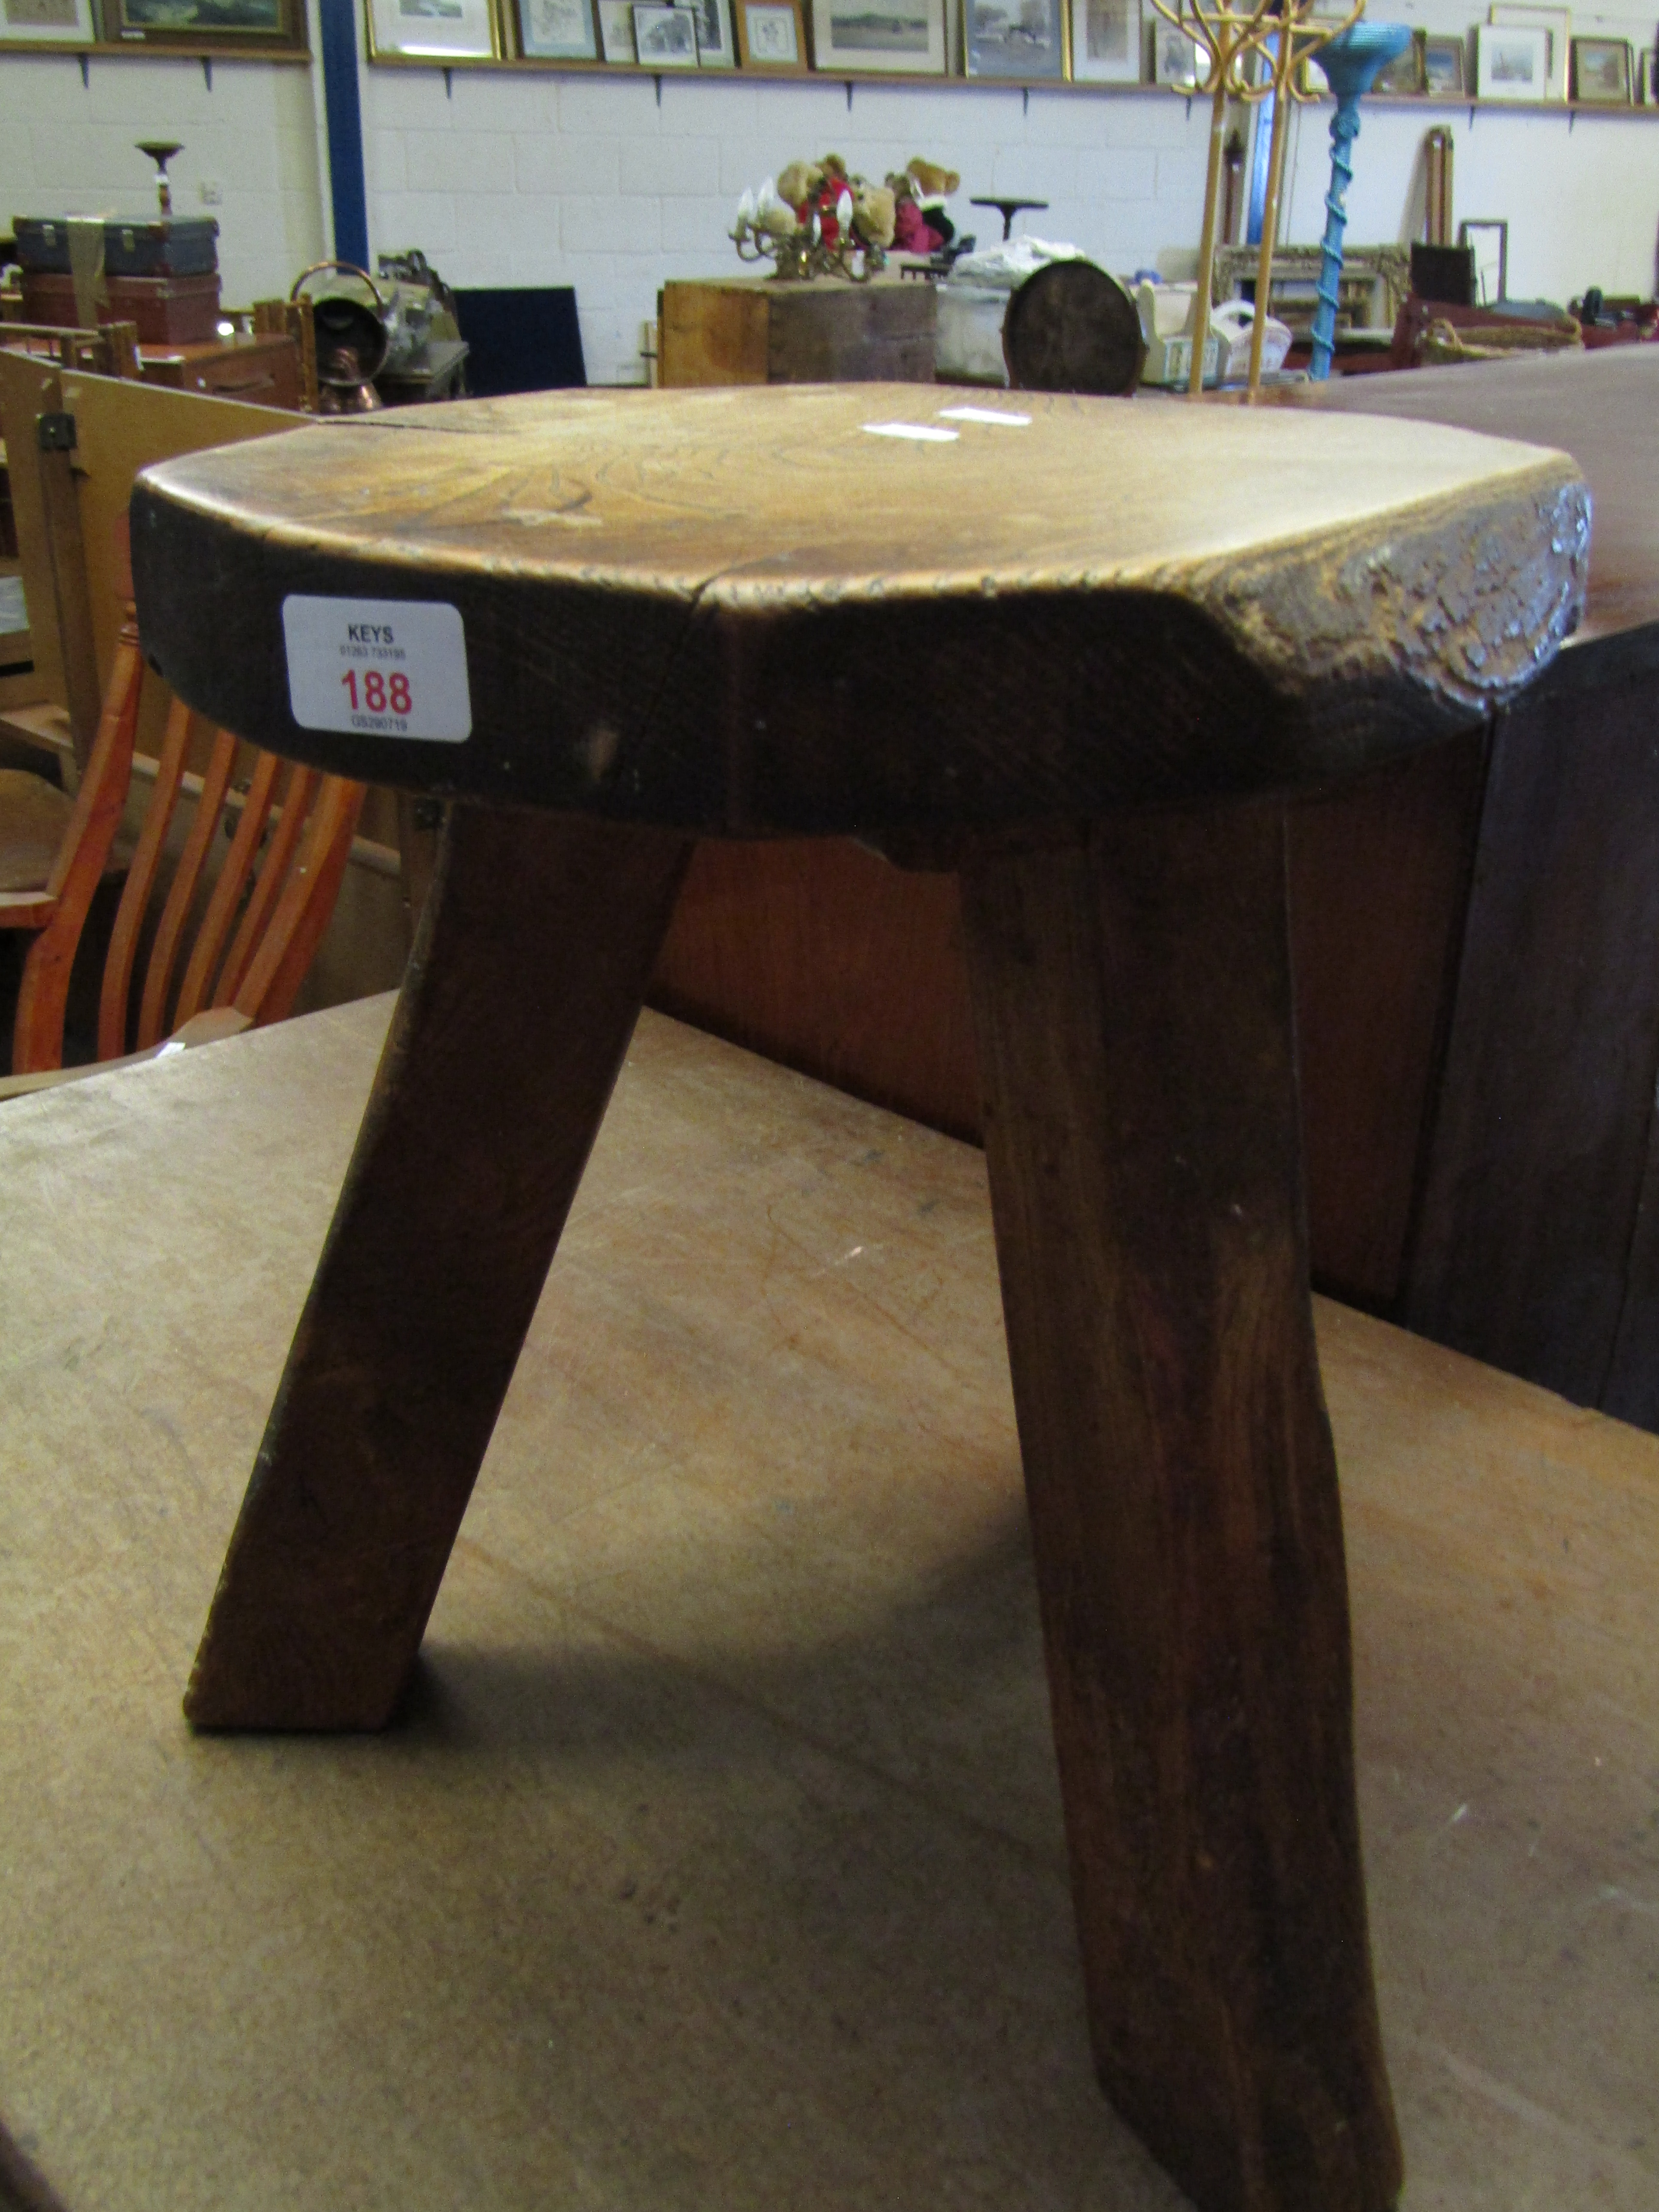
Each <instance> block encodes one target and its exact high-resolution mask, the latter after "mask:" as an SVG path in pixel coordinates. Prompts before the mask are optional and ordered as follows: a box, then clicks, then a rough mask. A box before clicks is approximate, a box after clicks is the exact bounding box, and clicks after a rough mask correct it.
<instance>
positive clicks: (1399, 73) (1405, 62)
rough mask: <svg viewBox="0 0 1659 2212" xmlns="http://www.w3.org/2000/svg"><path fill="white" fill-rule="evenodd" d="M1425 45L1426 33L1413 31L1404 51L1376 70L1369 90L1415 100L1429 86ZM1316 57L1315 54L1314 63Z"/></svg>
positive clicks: (1399, 98) (1396, 97)
mask: <svg viewBox="0 0 1659 2212" xmlns="http://www.w3.org/2000/svg"><path fill="white" fill-rule="evenodd" d="M1427 46H1428V37H1427V33H1425V32H1422V31H1413V33H1412V42H1411V44H1410V46H1407V48H1406V50H1405V52H1403V53H1398V54H1396V55H1395V58H1394V59H1393V60H1392V61H1391V62H1389V64H1387V66H1386V67H1385V68H1383V69H1380V70H1378V71H1377V73H1376V82H1374V83H1373V85H1372V86H1371V90H1372V91H1373V92H1380V93H1382V94H1383V96H1384V97H1385V98H1388V97H1390V96H1391V97H1392V98H1394V99H1395V100H1401V99H1412V100H1415V99H1416V98H1417V97H1418V95H1419V94H1421V93H1425V92H1426V91H1427V90H1428V88H1429V78H1428V70H1427V66H1426V52H1427ZM1318 59H1319V57H1318V55H1317V54H1316V55H1315V56H1314V60H1315V63H1316V64H1317V62H1318Z"/></svg>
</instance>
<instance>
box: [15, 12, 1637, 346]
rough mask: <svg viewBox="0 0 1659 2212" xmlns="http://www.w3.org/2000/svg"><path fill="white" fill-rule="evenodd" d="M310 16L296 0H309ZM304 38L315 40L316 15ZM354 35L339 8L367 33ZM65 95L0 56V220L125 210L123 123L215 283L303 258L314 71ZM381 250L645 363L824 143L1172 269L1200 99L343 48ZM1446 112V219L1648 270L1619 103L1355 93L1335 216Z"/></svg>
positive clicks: (1307, 182)
mask: <svg viewBox="0 0 1659 2212" xmlns="http://www.w3.org/2000/svg"><path fill="white" fill-rule="evenodd" d="M313 8H314V0H313ZM1376 12H1377V13H1378V14H1380V15H1391V16H1394V17H1396V18H1398V19H1400V20H1402V21H1413V22H1420V23H1423V24H1425V25H1426V26H1427V27H1430V28H1431V29H1435V30H1462V29H1463V28H1464V27H1466V25H1467V23H1468V18H1469V13H1470V9H1469V6H1468V0H1383V4H1380V5H1379V6H1378V8H1377V9H1376ZM1574 28H1575V30H1576V31H1577V32H1578V33H1581V34H1584V35H1595V34H1596V33H1603V34H1605V35H1610V36H1617V37H1621V38H1628V39H1630V40H1632V44H1640V43H1641V42H1642V41H1644V40H1647V39H1650V38H1651V36H1652V20H1651V17H1650V16H1641V15H1635V14H1633V13H1623V12H1616V13H1603V14H1601V15H1583V14H1576V15H1575V19H1574ZM312 35H313V49H315V48H316V46H317V45H318V34H317V27H316V25H315V22H314V21H313V34H312ZM360 35H361V27H360ZM90 78H91V82H90V83H89V85H88V86H87V87H84V88H83V87H82V82H81V72H80V65H79V64H78V63H77V62H76V61H75V60H73V59H70V58H58V57H52V56H44V55H35V56H24V55H16V54H14V53H7V54H6V55H5V56H4V57H3V58H0V196H3V201H4V203H5V208H6V211H7V212H14V211H15V212H16V213H20V214H21V213H50V212H52V211H55V210H58V211H64V212H68V213H90V212H94V211H96V210H100V209H105V208H107V209H110V210H132V211H136V210H140V209H143V208H144V207H146V206H148V205H149V204H150V201H149V187H148V185H147V183H146V174H147V172H148V168H149V165H148V163H146V162H145V161H143V159H142V157H141V156H139V155H137V154H135V153H134V152H133V151H132V142H133V140H134V139H136V138H140V137H152V136H163V135H170V136H175V137H180V138H182V139H183V140H184V141H185V153H184V154H183V155H181V156H180V157H179V161H178V163H177V164H176V167H175V174H176V176H177V178H178V182H179V190H178V194H177V201H178V204H179V208H180V209H181V210H194V209H196V208H197V206H199V204H200V203H199V200H198V199H197V184H198V182H199V181H200V179H203V178H204V177H211V178H215V179H217V180H218V182H219V183H220V184H221V185H222V190H223V193H224V199H223V204H222V206H221V207H220V208H218V209H217V210H216V213H217V214H218V216H219V219H220V224H221V229H222V239H221V261H222V267H223V270H224V279H225V293H226V297H227V298H228V299H230V300H247V299H251V298H253V297H255V296H258V295H268V294H270V293H273V292H276V291H285V290H286V289H287V288H288V285H289V283H290V282H291V280H292V278H293V276H295V273H297V271H298V270H299V269H300V268H301V266H302V265H303V264H305V263H306V262H307V261H309V260H312V259H314V258H317V257H318V255H319V254H320V253H321V252H324V251H325V250H326V249H325V246H324V242H323V241H324V239H325V235H326V223H325V210H326V207H327V167H326V153H325V145H324V142H323V136H322V129H321V106H322V84H321V70H320V67H313V69H312V70H295V69H279V68H274V67H272V66H270V65H269V64H259V63H253V62H249V63H240V64H228V63H220V64H216V68H215V70H214V81H213V88H212V90H211V91H209V90H208V89H207V88H206V86H205V85H204V82H203V76H202V71H201V70H200V68H199V66H198V65H197V64H196V63H194V62H189V61H184V60H180V61H177V62H172V61H159V60H146V61H145V62H143V63H137V62H126V63H120V62H101V63H100V62H98V61H95V60H94V62H93V63H92V64H91V69H90ZM360 82H361V86H362V111H363V134H364V158H365V166H366V170H367V180H368V216H369V234H370V244H371V247H372V249H373V250H374V251H375V252H384V251H386V250H389V249H392V248H396V247H401V246H422V247H423V248H424V249H425V251H426V252H428V254H429V255H430V256H431V257H432V258H433V260H434V261H435V263H436V264H438V265H439V266H440V268H441V269H442V270H443V272H444V274H445V275H446V276H447V277H448V278H449V279H450V281H451V282H452V283H458V284H574V286H575V288H576V298H577V305H578V308H579V310H580V316H581V324H582V337H583V343H584V347H585V349H586V358H587V372H588V375H589V377H590V379H592V380H593V381H594V382H596V383H598V382H608V381H613V380H614V381H631V380H638V378H639V377H640V376H641V374H642V369H641V362H640V358H639V352H638V348H639V343H640V328H641V324H642V323H643V322H644V321H645V320H646V319H647V318H648V317H649V316H650V315H651V314H652V313H653V312H654V307H655V300H656V293H657V288H658V286H659V284H660V283H662V282H663V280H664V279H665V277H668V276H719V275H721V274H724V273H725V272H726V271H727V270H730V269H732V268H733V267H735V266H736V257H735V255H734V253H733V252H732V247H731V246H730V244H729V242H728V240H727V238H726V232H727V230H728V229H729V228H730V225H731V222H732V211H733V207H734V204H735V202H736V200H737V197H738V193H739V192H740V191H742V190H743V189H744V186H745V185H753V184H757V183H758V182H759V181H760V179H762V178H763V176H766V175H768V174H770V173H775V172H776V171H777V170H778V169H780V168H781V167H782V166H783V165H784V163H785V162H786V161H789V160H791V159H792V158H793V157H794V156H796V155H815V154H818V153H822V152H823V151H825V150H827V149H832V148H833V149H835V150H836V151H837V152H840V153H842V154H843V155H846V157H847V159H848V161H849V162H850V163H851V164H852V165H853V167H854V168H856V169H860V170H862V171H863V172H864V173H866V175H871V176H878V175H881V174H883V173H885V172H886V171H887V170H888V169H890V168H896V167H899V166H901V165H902V163H903V162H904V161H906V160H908V158H909V156H910V155H914V154H926V155H931V156H932V157H933V158H934V159H935V160H939V161H945V162H947V163H949V164H950V165H951V166H952V167H956V168H958V169H960V170H961V172H962V175H963V191H962V194H961V196H960V197H959V199H958V200H957V203H956V204H955V206H954V208H953V210H952V212H953V214H954V215H955V216H957V221H958V222H959V224H960V226H961V227H962V228H974V229H977V230H978V231H979V233H980V234H981V236H983V237H994V235H995V234H996V231H997V228H998V219H997V217H996V216H994V214H990V213H988V212H987V211H986V210H971V209H969V206H968V204H967V201H968V197H969V194H971V193H972V192H974V191H981V192H985V191H997V192H1002V193H1018V194H1022V195H1027V196H1030V197H1034V198H1042V199H1048V200H1049V201H1050V202H1051V203H1052V204H1051V206H1050V208H1049V210H1048V212H1047V213H1046V214H1044V215H1042V216H1038V217H1036V218H1026V219H1025V227H1028V228H1034V229H1036V231H1037V232H1038V233H1039V234H1042V235H1045V236H1049V237H1054V238H1066V239H1070V240H1073V241H1074V242H1075V243H1076V244H1078V245H1079V246H1082V247H1084V249H1085V251H1086V252H1090V253H1091V254H1092V255H1094V256H1095V257H1096V258H1097V259H1099V260H1100V261H1102V262H1103V264H1105V265H1106V266H1107V267H1109V268H1111V269H1114V270H1120V271H1122V272H1125V273H1127V272H1130V271H1133V270H1134V269H1136V268H1138V267H1142V266H1153V267H1158V268H1161V269H1162V270H1164V272H1165V273H1166V274H1169V275H1179V274H1183V273H1185V272H1186V271H1187V270H1188V268H1189V267H1190V265H1191V262H1192V259H1193V257H1194V248H1195V246H1196V243H1197V237H1198V227H1199V216H1200V197H1201V193H1202V190H1203V181H1204V163H1205V155H1206V124H1207V114H1206V109H1205V107H1204V104H1203V103H1202V102H1200V101H1194V103H1192V104H1191V106H1190V109H1189V107H1188V103H1187V102H1186V101H1185V100H1180V99H1177V98H1176V97H1174V96H1173V95H1171V94H1167V93H1161V92H1156V91H1152V90H1148V91H1146V92H1145V93H1142V94H1135V95H1132V96H1126V95H1122V94H1113V95H1103V96H1099V97H1093V98H1091V97H1088V96H1085V95H1082V94H1066V93H1054V92H1044V91H1042V90H1040V89H1035V88H1034V89H1033V90H1032V92H1031V93H1030V96H1029V99H1028V98H1027V97H1026V96H1025V95H1024V94H1021V93H1020V92H1018V91H1010V90H1006V89H1004V88H979V87H972V86H960V85H952V86H950V87H948V88H946V87H943V86H938V85H929V84H927V83H926V82H918V83H917V84H916V85H915V86H914V87H902V86H890V85H862V86H859V87H857V88H856V89H855V90H854V96H853V101H852V106H851V108H850V110H849V108H848V100H847V94H846V91H845V88H844V86H843V84H842V82H838V81H837V82H828V81H827V82H821V83H811V82H809V83H801V82H784V83H767V84H757V83H756V82H752V81H749V82H745V81H744V79H743V78H742V77H740V76H730V77H728V76H721V77H719V78H714V77H708V76H705V77H700V78H693V79H690V80H689V81H688V80H687V79H685V78H676V77H673V76H667V77H665V79H664V80H663V82H662V86H661V96H660V100H659V97H658V91H657V87H656V85H655V84H654V82H653V80H651V79H650V78H636V77H623V76H616V77H605V76H568V77H559V76H552V75H545V76H544V75H541V74H539V73H538V74H536V75H533V76H529V75H526V76H518V75H513V74H510V73H508V72H507V71H504V70H503V71H471V70H458V71H457V72H455V73H454V75H453V78H452V80H451V84H450V88H449V89H448V90H446V88H445V83H444V79H443V76H442V73H441V71H440V70H391V69H370V68H369V67H368V65H367V64H366V63H364V64H361V68H360ZM1329 116H1330V110H1329V108H1328V106H1327V107H1313V108H1310V109H1308V110H1305V111H1304V112H1302V113H1301V114H1300V115H1299V117H1298V118H1297V126H1296V134H1295V137H1294V140H1293V143H1292V149H1291V169H1290V171H1289V181H1288V190H1287V212H1286V220H1285V231H1284V234H1285V236H1287V237H1290V238H1293V239H1296V240H1299V241H1311V240H1316V239H1317V238H1318V236H1319V234H1320V233H1321V230H1322V228H1323V220H1324V217H1323V209H1322V199H1323V195H1324V191H1325V185H1326V181H1327V178H1328V138H1327V135H1326V134H1327V129H1328V121H1329ZM1442 122H1444V123H1447V124H1448V125H1449V127H1450V129H1451V131H1452V133H1453V138H1454V143H1455V185H1456V192H1455V198H1456V206H1457V210H1458V212H1459V213H1460V214H1461V215H1467V216H1477V215H1478V216H1506V217H1507V218H1508V220H1509V222H1510V290H1511V291H1512V292H1513V293H1514V294H1516V295H1517V296H1522V295H1534V294H1536V295H1544V296H1547V297H1550V298H1554V299H1559V300H1565V299H1566V298H1567V297H1568V296H1569V295H1570V294H1571V293H1574V292H1577V291H1579V290H1581V289H1583V287H1584V286H1585V285H1586V284H1589V283H1601V285H1602V286H1603V288H1604V289H1607V290H1610V291H1611V290H1620V291H1641V292H1647V291H1650V290H1651V289H1653V286H1654V282H1655V243H1656V240H1655V233H1656V222H1659V125H1656V124H1655V123H1654V122H1653V121H1652V120H1651V119H1650V118H1641V117H1620V116H1608V117H1605V118H1603V117H1588V116H1580V117H1579V118H1577V120H1576V121H1571V122H1570V121H1569V119H1568V118H1566V117H1565V116H1559V117H1557V116H1535V115H1512V116H1511V115H1504V114H1502V113H1499V112H1495V111H1493V110H1492V109H1491V108H1483V109H1482V110H1480V112H1479V113H1478V114H1477V115H1476V116H1475V117H1474V120H1473V123H1471V120H1470V116H1469V111H1468V109H1467V108H1462V109H1450V110H1444V111H1443V110H1437V111H1435V112H1433V113H1432V115H1428V114H1425V112H1424V111H1422V110H1420V109H1410V108H1401V107H1368V108H1367V110H1366V111H1365V114H1364V128H1363V131H1362V135H1361V137H1360V140H1359V143H1358V153H1357V159H1356V175H1355V180H1354V185H1353V189H1352V193H1351V195H1350V228H1349V234H1350V236H1351V237H1352V238H1353V239H1354V240H1356V241H1363V242H1366V243H1373V242H1381V241H1387V240H1398V239H1401V238H1402V237H1404V236H1405V235H1406V234H1407V222H1408V219H1409V212H1410V210H1411V208H1412V205H1413V178H1414V174H1415V171H1416V167H1417V164H1418V161H1419V149H1420V147H1421V143H1422V138H1423V134H1424V132H1425V130H1427V129H1428V128H1429V127H1430V125H1431V123H1436V124H1437V123H1442Z"/></svg>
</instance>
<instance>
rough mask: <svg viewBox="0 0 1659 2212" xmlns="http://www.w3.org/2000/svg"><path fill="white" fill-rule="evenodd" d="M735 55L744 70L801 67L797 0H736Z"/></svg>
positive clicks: (803, 32)
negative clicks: (736, 48) (736, 35)
mask: <svg viewBox="0 0 1659 2212" xmlns="http://www.w3.org/2000/svg"><path fill="white" fill-rule="evenodd" d="M737 14H738V58H739V59H740V60H741V61H742V63H743V65H744V69H746V70H802V69H805V66H806V26H805V22H804V21H803V20H802V17H801V11H800V0H737Z"/></svg>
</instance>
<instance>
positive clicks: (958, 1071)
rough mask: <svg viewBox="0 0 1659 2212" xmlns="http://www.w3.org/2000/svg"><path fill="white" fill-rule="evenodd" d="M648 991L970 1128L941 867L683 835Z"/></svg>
mask: <svg viewBox="0 0 1659 2212" xmlns="http://www.w3.org/2000/svg"><path fill="white" fill-rule="evenodd" d="M648 997H649V1001H650V1004H651V1005H652V1006H657V1007H659V1008H660V1009H661V1010H662V1011H663V1012H665V1013H671V1014H678V1016H679V1017H680V1018H681V1019H682V1020H684V1021H689V1022H695V1023H696V1024H697V1025H698V1027H699V1028H701V1029H706V1030H713V1031H714V1034H715V1035H716V1036H724V1037H730V1038H731V1039H732V1042H734V1043H737V1044H742V1045H747V1046H748V1047H749V1048H750V1050H751V1051H754V1052H761V1053H764V1054H766V1056H767V1058H768V1059H769V1060H781V1061H782V1062H783V1063H784V1065H785V1066H788V1067H799V1068H800V1069H801V1070H803V1071H804V1072H805V1073H806V1074H808V1075H816V1076H817V1077H818V1078H819V1079H821V1080H822V1081H823V1082H825V1083H833V1084H835V1085H836V1087H837V1088H838V1089H840V1090H842V1091H851V1092H852V1093H853V1095H854V1097H858V1098H867V1099H869V1100H871V1101H872V1103H874V1104H876V1105H878V1106H890V1107H892V1108H893V1109H895V1111H896V1112H898V1113H901V1114H908V1115H911V1116H912V1117H913V1119H915V1120H916V1121H926V1122H927V1124H928V1125H929V1126H930V1127H933V1128H935V1129H945V1130H948V1131H949V1132H950V1133H951V1135H952V1136H957V1137H969V1138H972V1139H974V1141H975V1143H977V1141H978V1139H979V1133H980V1112H979V1073H978V1068H977V1066H976V1063H975V1058H974V1037H973V1018H972V1014H971V1012H970V1010H969V1004H968V978H967V973H966V970H965V969H964V968H963V954H962V906H961V901H960V898H959V896H958V894H957V879H956V878H955V877H954V876H945V875H914V874H911V873H909V872H907V871H905V870H902V869H900V868H896V867H894V866H893V865H892V864H891V862H890V861H888V860H883V859H882V858H881V857H880V856H879V854H875V853H872V852H870V851H868V850H867V849H866V848H865V847H863V846H861V845H854V844H849V843H848V842H846V841H845V840H843V839H829V838H826V839H819V840H812V841H810V842H809V841H806V840H799V841H796V840H789V841H785V842H779V843H776V844H769V845H750V844H731V843H726V842H715V841H714V840H710V841H708V842H706V843H704V844H702V845H700V846H698V848H697V849H696V853H695V854H693V855H692V860H691V866H690V869H689V870H688V871H687V873H686V878H685V884H684V888H683V890H681V893H680V902H679V905H678V908H677V910H676V912H675V915H674V919H673V921H672V923H671V926H670V928H669V932H668V935H667V938H666V939H665V942H664V945H663V949H662V952H661V956H660V957H659V960H658V963H657V969H656V973H655V975H654V976H653V980H652V984H651V989H650V992H649V994H648Z"/></svg>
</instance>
